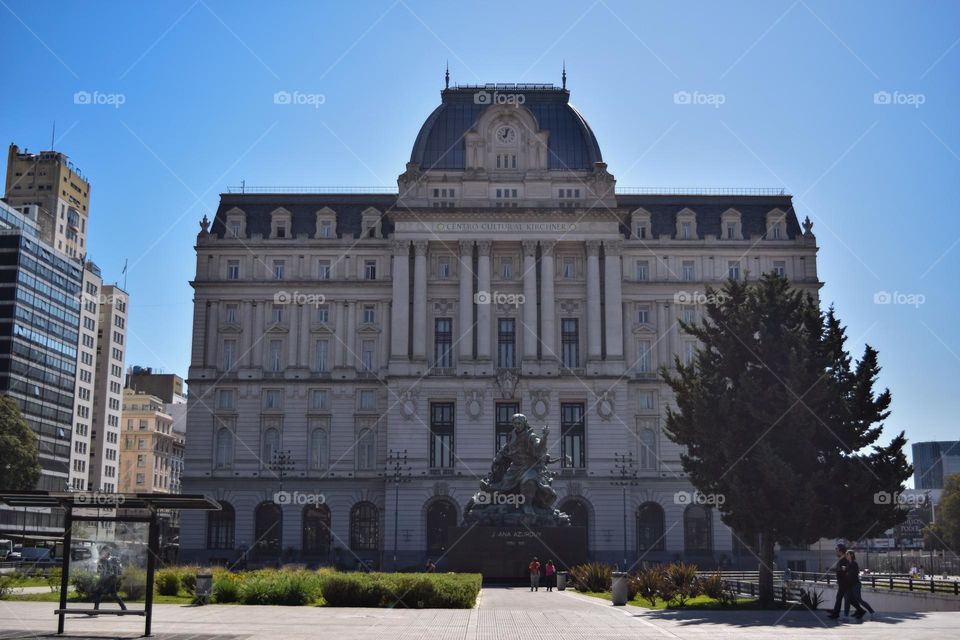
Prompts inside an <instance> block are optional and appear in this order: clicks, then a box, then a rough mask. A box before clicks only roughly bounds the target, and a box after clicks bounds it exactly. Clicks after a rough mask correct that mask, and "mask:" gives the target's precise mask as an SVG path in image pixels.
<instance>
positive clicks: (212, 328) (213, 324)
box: [205, 302, 238, 369]
mask: <svg viewBox="0 0 960 640" xmlns="http://www.w3.org/2000/svg"><path fill="white" fill-rule="evenodd" d="M219 312H220V309H219V303H217V302H207V338H206V340H205V342H206V347H207V366H208V367H213V368H214V369H216V368H218V364H217V342H218V340H217V333H218V329H219V327H218V326H217V324H218V323H219V321H220V320H219V317H218V315H219ZM235 355H236V354H235ZM237 364H238V363H236V362H234V366H236V365H237Z"/></svg>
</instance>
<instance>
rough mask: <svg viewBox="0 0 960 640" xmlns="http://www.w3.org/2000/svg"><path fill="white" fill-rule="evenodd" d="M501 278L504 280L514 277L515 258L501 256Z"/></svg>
mask: <svg viewBox="0 0 960 640" xmlns="http://www.w3.org/2000/svg"><path fill="white" fill-rule="evenodd" d="M500 278H501V279H502V280H511V279H513V258H511V257H510V256H500Z"/></svg>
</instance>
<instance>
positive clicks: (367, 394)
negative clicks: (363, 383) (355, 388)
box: [359, 389, 377, 411]
mask: <svg viewBox="0 0 960 640" xmlns="http://www.w3.org/2000/svg"><path fill="white" fill-rule="evenodd" d="M359 402H360V408H361V409H362V410H364V411H372V410H374V409H376V408H377V392H376V391H374V390H373V389H361V390H360V400H359Z"/></svg>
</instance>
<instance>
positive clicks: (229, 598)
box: [213, 571, 241, 604]
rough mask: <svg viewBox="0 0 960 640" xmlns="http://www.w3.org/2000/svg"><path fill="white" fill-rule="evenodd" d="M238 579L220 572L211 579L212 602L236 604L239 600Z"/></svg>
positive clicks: (227, 573) (230, 574) (235, 576)
mask: <svg viewBox="0 0 960 640" xmlns="http://www.w3.org/2000/svg"><path fill="white" fill-rule="evenodd" d="M240 580H241V579H240V577H239V576H237V575H236V574H233V573H229V572H226V571H224V572H222V573H220V574H219V575H215V576H214V578H213V600H214V602H218V603H221V604H223V603H226V602H237V601H238V600H239V599H240Z"/></svg>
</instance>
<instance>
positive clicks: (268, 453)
mask: <svg viewBox="0 0 960 640" xmlns="http://www.w3.org/2000/svg"><path fill="white" fill-rule="evenodd" d="M262 453H263V455H262V456H261V462H262V463H263V465H264V466H270V465H271V464H274V463H275V462H277V459H278V456H279V455H280V431H279V430H278V429H274V428H272V427H271V428H269V429H267V430H266V431H264V432H263V449H262Z"/></svg>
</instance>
